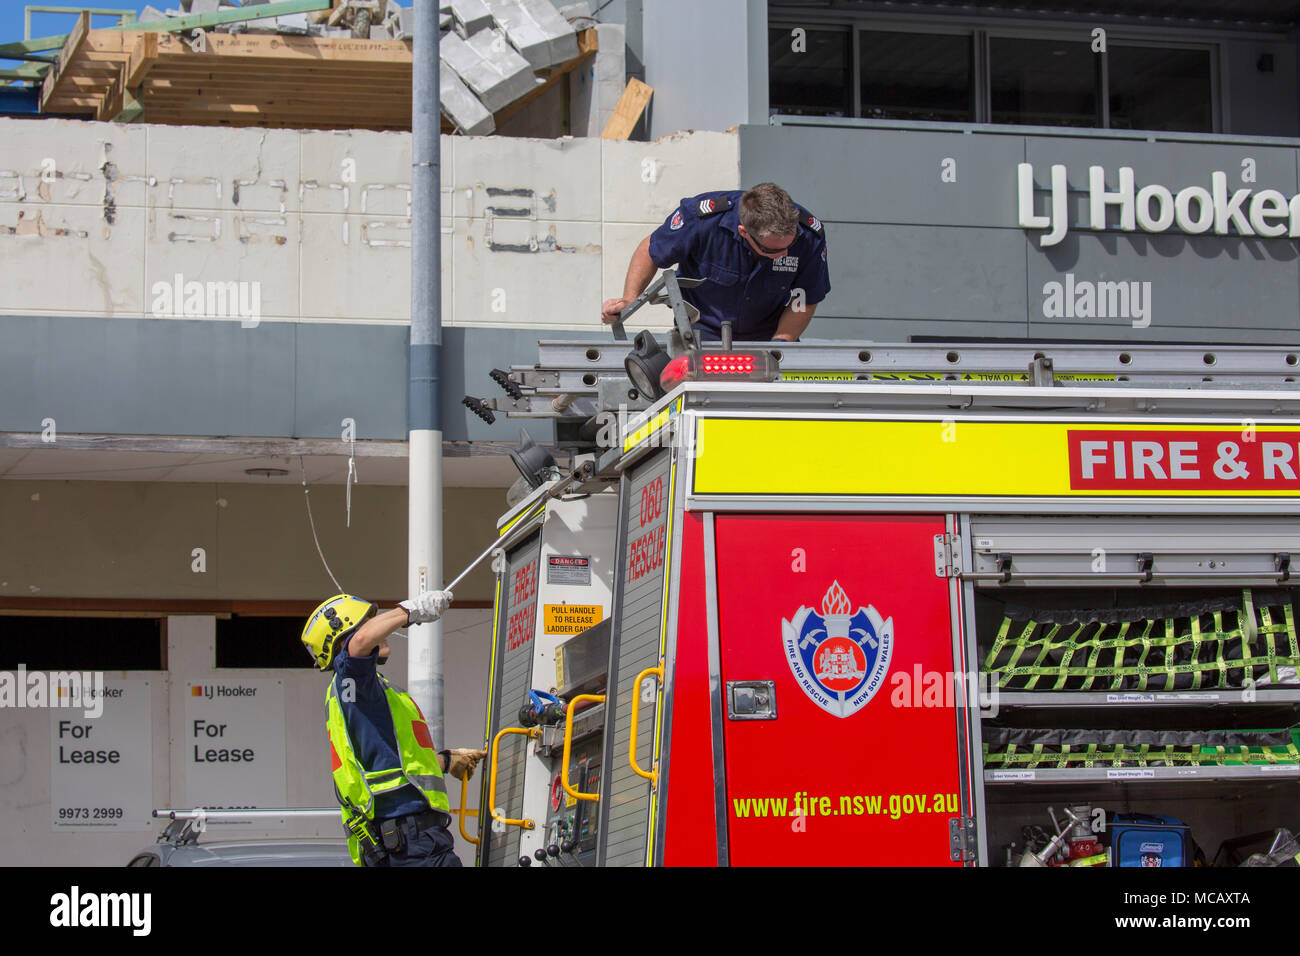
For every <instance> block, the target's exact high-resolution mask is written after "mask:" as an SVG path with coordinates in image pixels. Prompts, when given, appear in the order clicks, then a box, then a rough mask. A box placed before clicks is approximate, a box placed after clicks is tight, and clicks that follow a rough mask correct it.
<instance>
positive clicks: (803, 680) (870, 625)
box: [781, 581, 894, 717]
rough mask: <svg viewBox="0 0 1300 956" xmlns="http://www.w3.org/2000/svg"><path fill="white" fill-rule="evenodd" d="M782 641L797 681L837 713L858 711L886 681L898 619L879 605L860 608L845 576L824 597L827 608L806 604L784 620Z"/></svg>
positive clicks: (847, 714)
mask: <svg viewBox="0 0 1300 956" xmlns="http://www.w3.org/2000/svg"><path fill="white" fill-rule="evenodd" d="M781 643H782V646H783V647H784V649H785V658H786V660H787V661H788V662H789V663H790V670H791V671H792V672H793V673H794V679H795V682H796V683H798V685H799V687H800V688H801V689H802V690H803V692H804V693H805V694H807V695H808V697H809V699H810V700H812V702H813V703H815V704H816V705H817V706H818V707H820V708H821V709H822V710H824V711H826V712H827V713H828V714H833V715H834V716H836V717H850V716H852V715H853V714H856V713H857V712H858V711H859V710H861V709H862V708H863V707H864V706H866V704H867V702H868V701H870V700H871V698H873V697H875V696H876V692H877V691H878V690H880V688H881V687H882V686H883V685H884V683H885V675H886V674H888V673H889V658H890V656H891V654H892V653H893V648H894V619H893V618H892V617H890V618H887V619H886V618H882V617H881V615H880V612H879V611H877V610H876V609H875V607H874V606H872V605H868V606H867V607H862V606H860V605H859V607H858V609H857V610H856V611H854V610H853V604H852V602H851V601H850V600H849V596H848V594H846V593H845V591H844V589H843V588H842V587H840V583H839V581H834V582H832V583H831V586H830V588H828V589H827V591H826V594H825V595H824V596H823V597H822V605H821V613H820V614H818V613H817V612H816V611H815V610H813V609H812V608H811V607H802V606H801V607H800V608H799V610H797V611H795V613H794V615H793V616H792V618H791V620H789V621H787V620H785V619H784V618H783V619H782V620H781Z"/></svg>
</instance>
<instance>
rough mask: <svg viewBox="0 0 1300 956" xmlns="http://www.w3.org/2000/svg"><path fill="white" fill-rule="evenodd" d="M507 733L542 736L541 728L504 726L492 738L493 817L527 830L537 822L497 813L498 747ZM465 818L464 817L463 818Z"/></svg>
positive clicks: (490, 781) (490, 792) (490, 803)
mask: <svg viewBox="0 0 1300 956" xmlns="http://www.w3.org/2000/svg"><path fill="white" fill-rule="evenodd" d="M506 734H523V735H524V736H525V737H540V736H541V735H542V732H541V730H539V729H538V728H536V727H503V728H502V729H501V730H500V731H498V732H497V735H496V736H495V737H493V738H492V769H491V774H490V775H489V777H488V806H489V808H490V809H491V811H492V819H493V820H497V821H499V822H501V823H504V824H505V825H506V826H509V827H523V828H524V829H525V830H532V829H534V828H535V827H536V826H537V824H535V823H533V821H532V820H529V819H528V818H527V817H525V818H523V819H519V820H511V819H508V818H507V817H504V816H498V815H497V748H498V747H499V746H500V744H501V738H502V737H504V736H505V735H506ZM461 819H462V820H464V817H462V818H461Z"/></svg>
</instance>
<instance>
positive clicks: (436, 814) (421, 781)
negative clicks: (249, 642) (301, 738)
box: [302, 591, 485, 866]
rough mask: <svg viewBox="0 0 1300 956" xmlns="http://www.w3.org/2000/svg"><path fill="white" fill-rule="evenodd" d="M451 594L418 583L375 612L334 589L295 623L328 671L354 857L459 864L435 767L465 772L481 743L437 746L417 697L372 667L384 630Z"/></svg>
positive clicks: (336, 756) (333, 755) (383, 654)
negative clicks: (419, 589) (414, 590)
mask: <svg viewBox="0 0 1300 956" xmlns="http://www.w3.org/2000/svg"><path fill="white" fill-rule="evenodd" d="M450 604H451V592H450V591H426V592H424V593H422V594H420V595H419V596H418V597H416V598H415V599H413V600H410V601H403V602H402V603H401V604H400V605H399V606H398V607H396V608H393V609H392V610H391V611H385V612H384V613H383V614H376V611H377V610H378V609H377V608H376V607H375V605H373V604H371V603H370V602H369V601H363V600H361V599H360V598H355V597H352V596H351V595H348V594H336V595H335V596H334V597H332V598H330V599H329V600H327V601H325V603H323V604H322V605H321V606H320V607H318V608H316V610H315V611H313V612H312V614H311V617H309V618H308V619H307V623H306V625H305V626H304V627H303V630H302V642H303V644H305V645H306V647H307V651H308V653H310V654H311V657H312V660H313V661H314V662H315V664H316V666H317V667H318V668H320V669H321V670H322V671H325V670H330V669H333V671H334V677H333V679H332V680H331V681H330V686H329V691H328V693H327V695H326V711H327V718H326V729H327V730H328V732H329V742H330V766H331V768H332V770H333V775H334V790H335V794H336V795H337V796H338V799H339V803H340V805H341V808H342V812H343V826H344V829H345V830H346V831H347V832H348V851H349V852H350V853H351V854H352V862H354V863H356V864H357V865H358V866H460V865H461V864H460V859H459V858H458V857H457V856H456V853H455V851H454V850H453V846H454V840H453V838H452V835H451V833H450V832H449V831H448V829H447V828H448V826H449V824H450V823H451V813H450V809H451V805H450V803H449V802H448V800H447V790H446V787H445V786H444V785H443V774H444V773H450V774H451V775H452V776H453V777H458V778H460V779H461V780H466V781H467V780H469V778H470V776H471V775H472V774H473V773H474V767H475V765H476V764H477V763H478V762H479V761H480V760H481V759H483V756H484V755H485V751H482V750H467V749H458V750H437V751H435V750H434V749H433V741H432V739H431V738H430V736H429V728H428V725H427V724H426V723H425V722H424V714H422V713H421V712H420V708H419V707H418V706H417V705H416V703H415V701H413V700H412V699H411V697H410V695H409V694H407V693H406V692H405V691H403V690H401V689H399V688H397V687H394V686H393V685H392V684H391V683H389V681H388V679H387V678H386V677H384V676H383V675H381V674H380V673H379V672H378V671H377V670H376V666H377V665H378V664H379V662H380V661H383V660H387V659H388V654H389V647H388V637H389V635H390V634H392V633H393V632H394V631H396V630H397V629H398V628H402V627H406V626H408V625H410V624H426V623H428V622H430V621H436V620H437V619H438V618H439V617H441V616H442V613H443V611H445V610H446V609H447V607H448V606H449V605H450Z"/></svg>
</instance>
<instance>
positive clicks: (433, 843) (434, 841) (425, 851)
mask: <svg viewBox="0 0 1300 956" xmlns="http://www.w3.org/2000/svg"><path fill="white" fill-rule="evenodd" d="M455 845H456V844H455V841H454V840H453V839H452V836H451V833H449V832H448V830H447V828H446V827H439V826H434V827H429V828H428V829H427V830H421V831H419V832H417V833H415V834H414V835H411V834H407V837H406V847H405V849H403V850H402V851H401V852H398V853H390V854H389V855H388V859H386V860H385V861H384V862H383V863H381V864H379V865H380V866H460V865H461V863H460V858H459V857H458V856H456V851H455Z"/></svg>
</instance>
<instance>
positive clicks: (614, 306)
mask: <svg viewBox="0 0 1300 956" xmlns="http://www.w3.org/2000/svg"><path fill="white" fill-rule="evenodd" d="M673 265H676V266H677V272H678V274H679V275H680V276H682V277H683V278H691V279H695V278H702V279H706V280H707V281H706V282H704V283H703V284H701V285H698V286H696V287H695V288H693V289H686V290H683V293H682V295H683V298H685V299H686V301H687V302H689V303H691V304H692V305H694V306H695V307H696V308H698V309H699V310H700V318H699V321H698V322H697V323H696V325H695V328H696V330H697V331H698V332H699V333H700V337H701V338H703V339H706V340H716V339H718V338H719V337H721V334H722V323H723V322H725V321H729V322H731V328H732V333H733V335H734V336H735V338H737V339H746V340H750V341H753V340H768V339H772V340H783V341H787V342H795V341H798V339H799V336H800V335H802V334H803V332H804V330H805V329H806V328H807V327H808V323H809V322H811V321H812V317H813V312H814V311H815V309H816V307H817V303H819V302H821V301H822V299H824V298H826V294H827V293H828V292H830V289H831V282H830V273H829V272H828V270H827V265H826V234H825V230H824V229H823V227H822V223H821V220H819V219H818V218H817V217H816V216H814V215H813V214H812V213H810V212H809V211H808V210H807V209H804V208H803V207H802V206H799V205H797V204H796V203H795V202H794V201H793V200H792V199H791V198H790V196H789V194H788V193H786V191H785V190H784V189H782V188H781V187H780V186H778V185H776V183H760V184H759V185H757V186H755V187H754V188H753V189H750V190H748V191H746V192H743V191H741V190H732V191H729V192H712V193H702V194H701V195H699V196H691V197H689V198H687V199H683V200H682V204H681V206H680V207H679V208H678V209H677V211H676V212H674V213H673V214H672V215H671V216H670V217H669V218H668V220H667V222H665V223H664V224H663V225H662V226H660V227H659V228H658V229H656V230H655V231H654V232H652V233H651V234H650V235H649V236H647V237H646V238H645V239H643V240H642V241H641V244H640V245H639V246H637V248H636V252H634V253H633V254H632V262H631V263H630V264H629V265H628V269H627V278H626V279H625V280H624V282H623V297H622V298H621V299H608V300H606V301H605V303H604V304H603V305H602V306H601V319H602V320H603V321H604V322H606V323H612V322H616V321H617V320H618V316H619V312H620V311H622V310H623V309H624V308H626V307H627V305H628V303H630V302H631V301H632V300H633V299H635V298H636V297H637V296H638V295H640V294H641V292H642V291H643V290H644V289H645V287H646V286H647V285H649V284H650V280H651V279H653V278H654V275H655V272H656V271H657V270H659V269H666V268H668V267H669V266H673Z"/></svg>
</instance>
